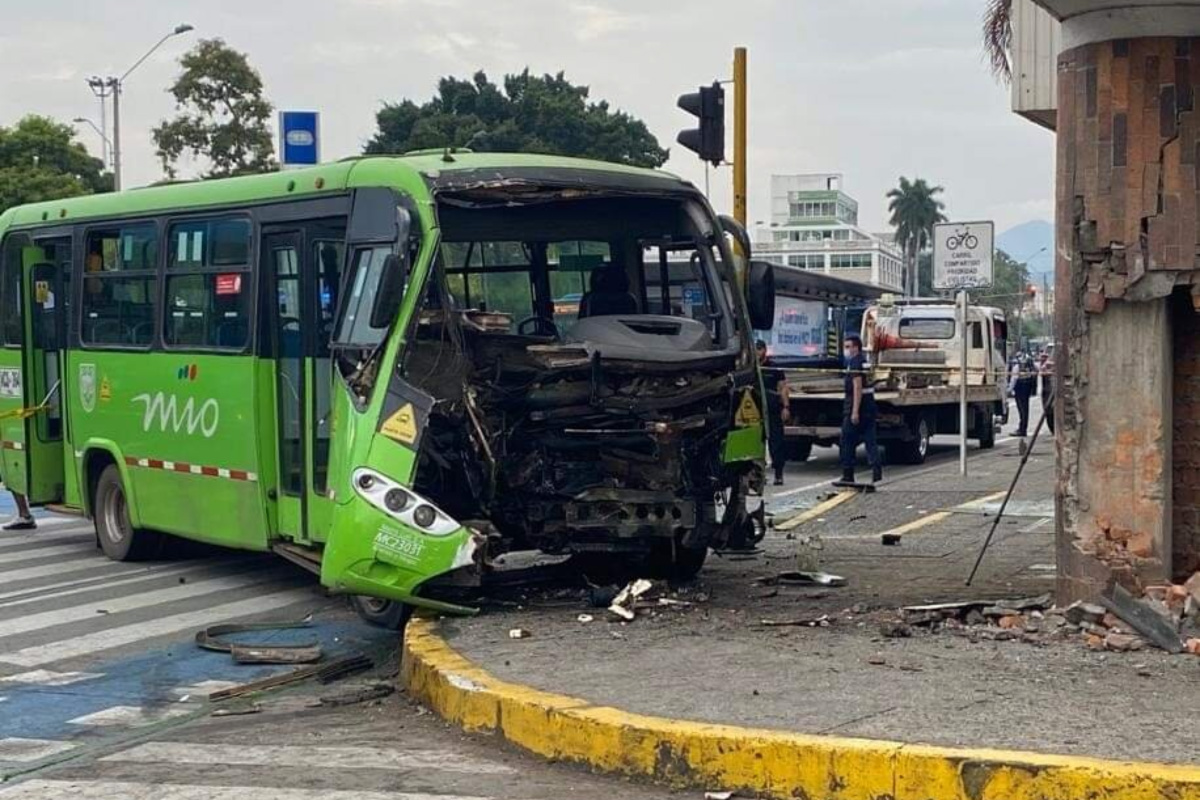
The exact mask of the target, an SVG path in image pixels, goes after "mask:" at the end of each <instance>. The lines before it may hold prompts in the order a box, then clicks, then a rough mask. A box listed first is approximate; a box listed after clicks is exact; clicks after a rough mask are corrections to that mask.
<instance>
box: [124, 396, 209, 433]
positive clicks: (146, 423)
mask: <svg viewBox="0 0 1200 800" xmlns="http://www.w3.org/2000/svg"><path fill="white" fill-rule="evenodd" d="M132 402H134V403H138V402H140V403H144V404H145V405H144V406H143V407H142V430H143V431H145V432H146V433H149V432H150V428H151V427H153V426H154V424H155V421H157V423H158V430H160V431H162V432H163V433H166V432H167V431H168V430H170V431H171V432H172V433H180V432H183V431H186V432H187V433H188V435H192V434H195V433H196V431H197V430H198V431H200V434H201V435H202V436H204V438H205V439H211V438H212V436H213V434H214V433H216V432H217V425H218V424H219V423H220V421H221V406H220V404H218V403H217V401H216V400H215V399H214V398H211V397H210V398H208V399H207V400H203V401H201V402H200V404H199V405H198V406H197V404H196V398H194V397H189V398H188V399H187V401H186V402H184V403H183V406H182V407H181V406H180V404H179V398H178V397H176V396H175V395H173V394H172V395H167V394H166V393H165V392H156V393H155V394H153V395H151V394H150V393H148V392H147V393H145V394H139V395H137V396H136V397H134V398H133V401H132Z"/></svg>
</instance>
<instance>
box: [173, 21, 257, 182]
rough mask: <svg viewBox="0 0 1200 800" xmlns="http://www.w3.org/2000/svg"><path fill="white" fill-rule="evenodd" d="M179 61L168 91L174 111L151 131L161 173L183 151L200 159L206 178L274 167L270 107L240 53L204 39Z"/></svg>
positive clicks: (214, 40) (244, 55)
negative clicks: (173, 113)
mask: <svg viewBox="0 0 1200 800" xmlns="http://www.w3.org/2000/svg"><path fill="white" fill-rule="evenodd" d="M179 63H180V66H182V67H183V72H182V73H181V74H180V75H179V77H178V78H177V79H176V81H175V83H174V84H173V85H172V86H171V88H170V90H169V91H170V92H171V94H172V95H174V96H175V106H176V108H177V109H178V110H179V112H180V113H179V114H178V116H176V117H175V118H174V119H172V120H169V121H163V122H162V124H160V125H159V126H158V127H157V128H155V129H154V130H153V131H152V132H151V134H152V136H153V137H154V144H155V145H156V146H157V147H158V157H159V158H160V159H162V165H163V171H164V172H165V173H166V174H167V176H168V177H170V178H174V177H175V176H176V174H177V169H176V164H177V162H178V161H179V159H180V158H181V157H182V156H183V154H184V153H190V154H191V156H192V157H193V158H203V159H205V160H206V161H207V162H208V164H209V170H208V172H207V173H206V177H211V178H222V177H228V176H230V175H247V174H252V173H256V172H267V171H270V170H272V169H274V168H275V160H274V158H273V156H274V152H275V145H274V142H273V141H272V137H271V129H270V127H269V124H268V123H269V121H270V119H271V111H272V110H273V106H272V105H271V103H270V102H268V101H267V100H266V98H264V97H263V83H262V77H261V76H259V74H258V71H257V70H256V69H254V68H253V67H252V66H250V62H249V61H248V60H247V58H246V54H245V53H239V52H238V51H237V50H234V49H232V48H230V47H228V46H226V44H225V42H223V41H222V40H220V39H204V40H202V41H201V42H200V43H199V44H197V45H196V46H195V47H194V48H192V49H191V50H189V51H188V52H187V53H185V54H184V55H183V57H182V58H180V59H179Z"/></svg>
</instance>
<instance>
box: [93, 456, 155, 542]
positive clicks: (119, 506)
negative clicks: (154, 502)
mask: <svg viewBox="0 0 1200 800" xmlns="http://www.w3.org/2000/svg"><path fill="white" fill-rule="evenodd" d="M92 509H93V516H94V518H95V523H96V538H97V539H99V541H100V549H101V550H103V551H104V555H106V556H108V557H109V558H111V559H112V560H113V561H142V560H145V559H148V558H154V557H155V556H157V555H158V554H159V553H160V552H161V550H162V543H163V540H162V536H161V535H160V534H158V533H156V532H154V531H146V530H140V529H138V528H134V527H133V523H131V522H130V521H129V501H128V500H127V499H126V496H125V486H124V484H123V483H121V471H120V470H119V469H117V465H116V464H109V465H108V466H107V467H105V468H104V472H102V473H101V474H100V480H98V481H97V482H96V494H95V497H93V499H92Z"/></svg>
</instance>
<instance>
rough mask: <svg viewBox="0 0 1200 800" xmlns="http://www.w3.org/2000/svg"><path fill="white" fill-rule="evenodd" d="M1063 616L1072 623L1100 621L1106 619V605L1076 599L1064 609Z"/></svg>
mask: <svg viewBox="0 0 1200 800" xmlns="http://www.w3.org/2000/svg"><path fill="white" fill-rule="evenodd" d="M1063 616H1064V617H1065V618H1066V620H1067V622H1069V623H1071V624H1072V625H1080V624H1082V623H1084V622H1092V623H1099V622H1101V621H1103V619H1104V607H1103V606H1098V605H1095V604H1093V603H1085V602H1083V601H1082V600H1076V601H1075V602H1074V603H1071V605H1069V606H1067V607H1066V608H1065V609H1063Z"/></svg>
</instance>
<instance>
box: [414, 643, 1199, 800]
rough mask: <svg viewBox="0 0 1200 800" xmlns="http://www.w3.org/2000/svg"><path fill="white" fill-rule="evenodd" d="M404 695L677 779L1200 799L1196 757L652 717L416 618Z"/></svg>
mask: <svg viewBox="0 0 1200 800" xmlns="http://www.w3.org/2000/svg"><path fill="white" fill-rule="evenodd" d="M402 672H403V677H404V680H405V683H406V685H407V687H408V691H409V694H410V695H411V696H412V697H414V698H415V699H417V700H420V701H421V702H423V703H425V704H426V705H428V706H429V707H430V708H432V709H433V710H434V711H436V712H437V713H438V714H439V715H441V716H442V717H444V718H445V719H447V720H449V721H451V722H454V723H457V724H458V725H460V726H462V727H463V728H465V729H467V730H469V731H487V732H493V733H497V734H499V735H501V736H503V737H504V738H505V739H506V740H508V741H509V742H511V743H513V744H515V745H517V746H519V747H522V748H524V749H526V750H528V751H530V752H532V753H535V754H537V755H540V756H543V757H545V758H550V759H555V760H561V761H572V762H576V763H579V764H584V765H587V766H590V767H592V768H594V769H597V770H603V771H607V772H617V773H622V774H625V775H633V776H639V777H644V778H650V779H652V780H655V781H659V782H662V783H667V784H670V785H673V786H678V787H684V786H692V787H699V788H708V789H726V790H730V789H737V790H743V791H749V792H756V793H759V794H762V795H766V796H769V797H775V798H809V799H810V800H880V798H891V799H892V800H960V799H961V800H1096V799H1097V798H1103V800H1151V798H1171V800H1200V767H1190V766H1178V765H1167V764H1146V763H1132V762H1117V761H1103V760H1100V759H1093V758H1080V757H1074V756H1053V755H1041V754H1038V753H1022V752H1014V751H1004V750H983V749H981V750H970V749H954V748H944V747H930V746H925V745H913V744H905V743H903V742H890V741H876V740H869V739H848V738H841V737H835V736H815V735H806V734H799V733H787V732H783V731H773V730H762V729H753V728H738V727H734V726H729V725H713V724H706V723H700V722H687V721H683V720H672V719H664V718H661V717H649V716H643V715H640V714H632V713H629V712H626V711H621V710H619V709H615V708H606V707H602V706H595V705H592V704H591V703H589V702H588V701H586V700H581V699H578V698H573V697H566V696H564V695H556V694H551V693H548V692H542V691H539V690H536V689H531V688H529V687H527V686H521V685H519V684H513V683H508V682H505V681H501V680H498V679H496V678H494V677H492V676H491V675H490V674H489V673H488V672H486V671H485V670H483V669H480V668H479V667H478V666H476V665H475V664H473V663H471V662H470V661H468V660H467V659H465V658H463V657H462V656H461V655H459V654H458V653H457V652H455V651H454V649H453V648H451V647H450V646H449V645H448V644H446V642H445V641H443V640H442V638H441V637H440V636H439V635H438V634H437V630H436V624H435V623H433V622H430V621H428V620H413V621H412V622H411V623H409V625H408V630H407V632H406V634H405V638H404V660H403V666H402Z"/></svg>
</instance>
